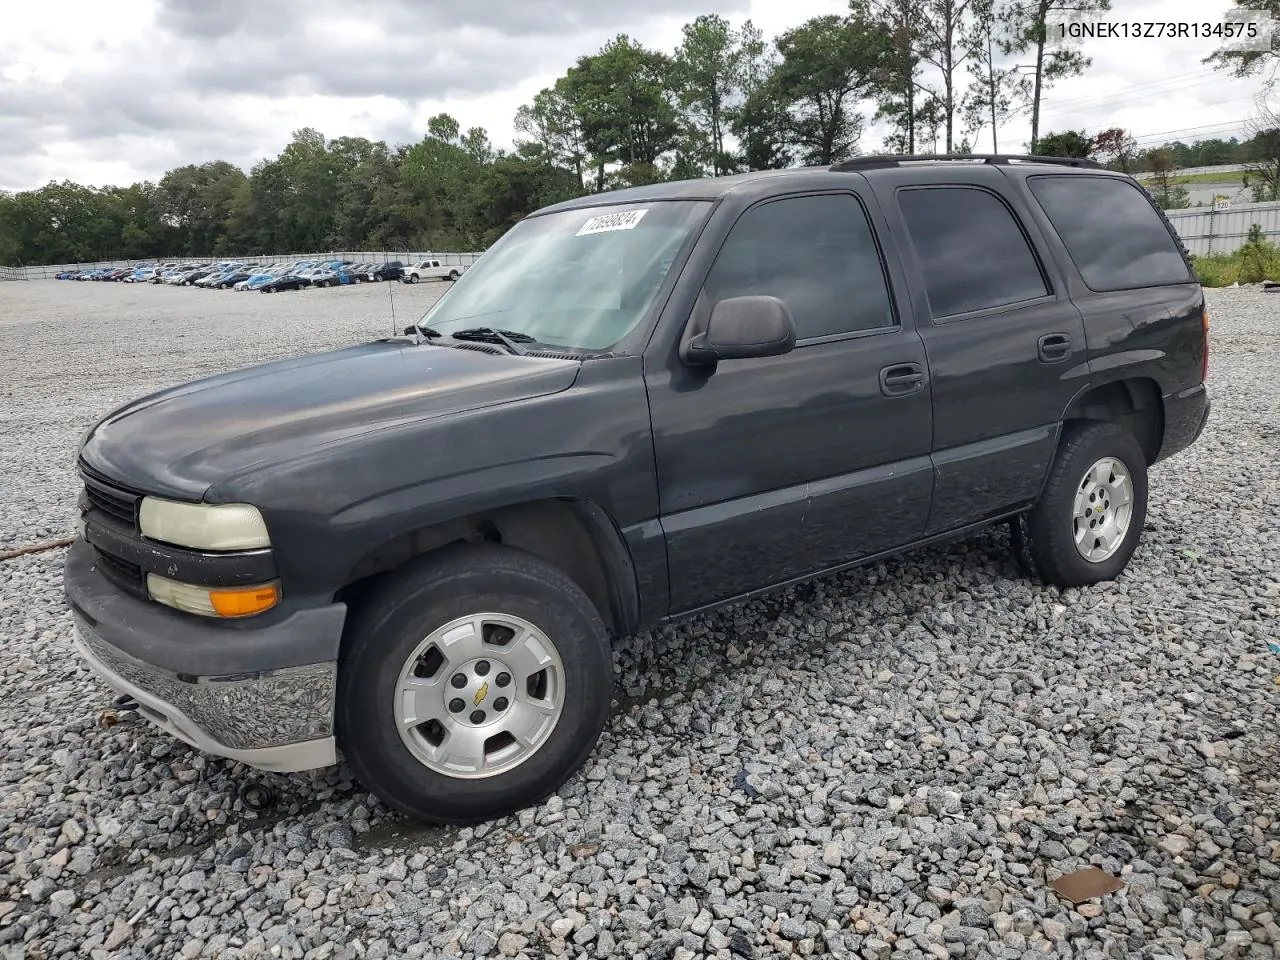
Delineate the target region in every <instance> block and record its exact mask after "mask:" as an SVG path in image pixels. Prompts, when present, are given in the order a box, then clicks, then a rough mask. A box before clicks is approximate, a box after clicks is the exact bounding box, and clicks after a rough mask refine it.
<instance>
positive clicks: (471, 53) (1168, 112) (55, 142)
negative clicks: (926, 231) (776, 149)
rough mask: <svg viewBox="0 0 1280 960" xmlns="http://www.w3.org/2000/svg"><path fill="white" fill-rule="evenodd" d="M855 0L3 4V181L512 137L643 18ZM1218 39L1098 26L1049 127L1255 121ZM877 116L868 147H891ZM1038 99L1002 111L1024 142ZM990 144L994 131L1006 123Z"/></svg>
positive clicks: (653, 25)
mask: <svg viewBox="0 0 1280 960" xmlns="http://www.w3.org/2000/svg"><path fill="white" fill-rule="evenodd" d="M1230 6H1231V2H1230V0H1113V7H1114V12H1113V14H1112V15H1111V17H1112V19H1123V20H1129V21H1143V20H1161V21H1186V22H1191V21H1204V20H1206V19H1208V20H1217V19H1220V17H1221V14H1222V11H1224V10H1226V9H1228V8H1229V7H1230ZM845 9H846V0H787V2H785V3H782V2H779V0H470V2H463V0H447V2H444V0H270V2H267V0H113V2H112V3H111V4H110V9H109V12H108V10H107V8H105V7H103V6H102V5H101V4H98V3H89V2H86V0H64V2H61V3H59V4H57V9H56V12H55V11H54V10H53V8H52V7H45V6H43V5H42V4H37V3H12V4H7V5H6V10H5V30H4V33H3V34H0V189H7V190H21V189H28V188H32V187H36V186H40V185H42V184H44V183H47V182H48V181H50V180H61V179H63V178H69V179H72V180H76V181H79V182H82V183H90V184H95V185H103V184H123V183H131V182H134V181H136V180H140V179H156V178H158V177H159V176H160V175H161V174H162V173H163V172H164V171H165V170H167V169H169V168H171V167H174V166H178V165H180V164H184V163H198V162H203V161H206V160H215V159H226V160H230V161H232V162H234V163H237V164H239V165H241V166H243V167H245V168H248V167H249V166H251V165H252V164H253V163H254V162H255V161H257V160H260V159H262V158H264V157H269V156H274V155H275V154H277V153H278V152H279V151H280V149H281V148H282V147H283V146H284V144H285V143H286V142H287V140H288V138H289V134H290V131H292V130H294V129H296V128H298V127H302V126H314V127H316V128H318V129H320V130H321V131H322V132H324V133H325V134H327V135H328V136H340V135H353V136H366V137H371V138H376V139H385V140H387V141H388V142H390V143H392V144H395V143H401V142H409V141H414V140H417V139H419V138H420V137H421V136H422V135H423V133H424V132H425V130H426V121H427V118H428V117H430V116H431V115H432V114H434V113H437V112H440V111H442V110H446V111H448V112H450V113H452V114H453V115H454V116H455V117H457V118H458V120H459V121H460V122H461V123H462V125H463V127H464V128H465V127H468V126H472V125H479V126H483V127H485V128H486V129H488V131H489V133H490V136H491V138H492V139H493V141H494V142H495V143H496V144H498V145H500V146H502V145H509V144H510V141H511V138H512V127H511V120H512V116H513V115H514V113H515V111H516V109H517V107H519V106H520V105H521V104H522V103H526V102H527V101H528V100H529V99H530V98H531V97H532V95H533V94H534V93H536V92H537V91H538V90H539V89H541V88H542V87H544V86H546V85H547V84H549V83H550V82H552V81H553V80H554V79H555V78H556V77H557V76H558V75H560V74H561V73H563V71H564V70H565V69H566V68H567V67H568V66H570V65H571V64H572V63H573V61H574V59H575V58H576V57H577V56H578V55H580V54H582V53H588V52H592V51H594V50H596V49H598V48H599V47H600V45H601V44H602V43H604V42H605V41H606V40H608V39H609V38H610V37H612V36H613V35H615V34H617V33H621V32H626V33H629V34H631V35H632V36H633V37H635V38H637V39H639V40H641V41H642V42H644V43H647V44H649V45H652V46H657V47H661V48H663V49H671V48H672V47H674V46H675V44H676V43H677V42H678V40H679V35H680V26H681V24H682V23H684V22H686V21H688V20H691V19H692V18H693V17H694V16H696V15H698V14H700V13H707V12H718V13H720V14H721V15H723V16H725V17H727V18H729V19H730V20H732V21H733V22H735V23H738V22H740V21H741V20H742V19H744V18H746V17H750V18H751V19H752V20H754V21H755V23H756V24H757V25H758V26H759V27H761V28H762V29H763V30H764V31H765V32H766V34H767V35H769V36H771V37H772V36H774V35H776V34H777V33H778V32H780V31H781V30H784V29H786V28H788V27H790V26H794V25H796V24H798V23H800V22H801V21H803V20H804V19H806V18H808V17H811V16H815V15H819V14H824V13H839V12H843V11H844V10H845ZM1212 49H1213V43H1212V42H1211V41H1207V40H1168V39H1142V40H1123V39H1116V40H1096V41H1091V42H1089V43H1088V44H1087V45H1086V51H1087V52H1088V53H1089V54H1090V55H1091V56H1092V57H1093V60H1094V68H1093V69H1092V70H1091V71H1090V72H1089V73H1088V74H1087V75H1086V76H1084V77H1081V78H1076V79H1071V80H1068V81H1064V82H1062V83H1060V84H1059V85H1058V86H1057V87H1055V88H1054V89H1052V90H1050V91H1049V92H1048V93H1047V94H1046V97H1045V102H1044V120H1043V123H1042V130H1058V129H1063V128H1066V127H1075V128H1086V129H1089V130H1097V129H1100V128H1103V127H1109V126H1122V127H1126V128H1128V129H1130V130H1131V131H1132V132H1133V133H1134V134H1135V135H1137V136H1138V137H1139V139H1140V142H1141V143H1143V144H1144V145H1151V144H1153V143H1158V142H1162V141H1163V140H1165V139H1169V138H1180V139H1187V140H1190V139H1195V138H1198V137H1200V136H1205V135H1216V134H1222V135H1226V136H1230V135H1232V134H1238V133H1240V132H1241V128H1242V126H1243V124H1244V122H1245V121H1246V120H1247V119H1248V118H1249V117H1250V116H1251V115H1252V114H1253V112H1254V103H1253V93H1254V88H1255V87H1256V83H1254V82H1250V81H1239V80H1230V79H1227V78H1224V77H1223V76H1222V75H1220V74H1215V73H1214V72H1213V71H1211V70H1209V69H1208V68H1207V67H1205V66H1204V65H1203V64H1201V63H1200V60H1201V59H1202V58H1203V57H1204V56H1205V55H1207V54H1208V53H1209V52H1210V51H1211V50H1212ZM881 132H882V131H878V130H876V129H875V128H872V129H870V130H869V131H868V134H867V135H866V136H865V137H864V140H863V144H862V147H863V149H864V150H868V149H873V148H875V147H876V146H878V144H879V141H880V134H881ZM1028 132H1029V123H1028V122H1027V121H1026V120H1025V119H1022V118H1019V119H1017V120H1015V121H1012V122H1011V123H1010V124H1009V125H1008V127H1006V128H1004V129H1002V130H1001V146H1002V147H1003V148H1004V149H1005V150H1008V149H1010V148H1013V147H1015V146H1021V145H1022V144H1024V143H1025V141H1026V140H1027V138H1028ZM977 146H978V147H979V148H982V147H987V148H989V147H990V129H988V130H986V131H984V132H983V133H982V134H981V135H980V139H979V141H978V144H977Z"/></svg>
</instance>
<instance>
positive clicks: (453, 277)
mask: <svg viewBox="0 0 1280 960" xmlns="http://www.w3.org/2000/svg"><path fill="white" fill-rule="evenodd" d="M460 276H461V274H460V273H458V271H457V270H450V271H449V279H450V280H457V279H458V277H460Z"/></svg>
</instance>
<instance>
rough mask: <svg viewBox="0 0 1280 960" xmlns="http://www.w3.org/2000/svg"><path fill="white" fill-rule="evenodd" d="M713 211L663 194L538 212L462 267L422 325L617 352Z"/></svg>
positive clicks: (694, 201) (699, 204)
mask: <svg viewBox="0 0 1280 960" xmlns="http://www.w3.org/2000/svg"><path fill="white" fill-rule="evenodd" d="M710 209H711V204H709V203H707V202H705V201H697V200H687V201H686V200H682V201H658V200H654V201H651V202H648V203H629V204H613V205H609V206H603V207H584V208H580V209H576V210H565V211H562V212H560V213H550V214H544V215H542V216H535V217H530V218H529V219H528V220H524V221H521V222H520V223H518V224H516V226H514V227H512V228H511V230H510V231H508V232H507V234H506V235H505V236H503V238H502V239H501V240H499V241H498V242H497V243H496V244H494V246H493V247H492V248H490V249H489V250H488V251H487V252H486V253H485V255H484V256H482V257H481V258H480V259H479V260H477V261H476V262H475V264H474V265H473V266H472V267H471V268H470V269H468V270H467V271H465V272H464V273H462V275H461V277H460V278H459V279H458V281H457V282H456V283H454V284H453V285H452V286H451V287H450V288H449V290H448V291H447V292H446V293H445V295H444V296H443V297H441V298H440V299H439V300H438V301H436V304H435V305H434V306H433V307H432V308H431V309H430V310H428V311H427V313H426V315H425V316H424V317H423V318H422V321H421V323H422V325H423V326H425V327H430V328H431V329H433V330H438V331H439V332H440V333H445V334H449V333H455V332H458V331H461V330H465V329H469V328H475V327H492V328H495V329H500V330H504V331H511V332H516V333H522V334H525V335H526V336H529V337H532V338H533V339H534V340H535V341H536V342H537V343H540V344H546V345H548V346H553V347H563V348H568V349H575V350H607V349H609V348H610V347H612V346H614V345H615V344H617V343H618V342H619V341H621V340H622V339H623V338H624V337H626V336H627V335H628V334H630V333H631V332H632V331H633V330H634V329H636V327H637V325H638V324H639V323H640V322H641V320H642V319H643V318H644V317H645V315H646V314H647V313H648V311H649V308H650V307H651V306H652V304H653V301H654V298H655V297H656V296H657V293H658V290H659V289H660V288H661V287H662V283H663V280H664V279H665V278H666V275H667V271H668V270H669V269H670V268H671V265H672V263H673V262H674V261H675V260H676V258H677V256H678V255H679V254H680V251H681V248H682V247H683V246H684V245H685V244H686V243H687V242H688V241H689V240H691V239H692V237H693V236H694V234H695V233H696V231H697V229H698V228H699V227H700V226H701V224H702V223H703V221H704V220H705V219H706V217H707V214H708V212H709V211H710Z"/></svg>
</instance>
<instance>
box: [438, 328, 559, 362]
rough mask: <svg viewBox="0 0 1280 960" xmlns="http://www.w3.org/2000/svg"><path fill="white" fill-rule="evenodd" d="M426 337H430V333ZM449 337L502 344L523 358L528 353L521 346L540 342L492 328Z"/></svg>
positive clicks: (457, 332)
mask: <svg viewBox="0 0 1280 960" xmlns="http://www.w3.org/2000/svg"><path fill="white" fill-rule="evenodd" d="M419 329H423V328H419ZM424 333H425V330H424ZM426 335H427V336H430V334H429V333H428V334H426ZM449 336H450V337H451V338H453V339H454V340H476V341H479V342H481V343H500V344H502V345H503V346H504V347H506V348H507V349H508V350H510V351H511V352H512V353H514V354H515V355H516V356H518V357H523V356H524V355H525V353H527V352H528V351H526V350H525V348H524V347H522V346H520V344H522V343H537V342H538V341H537V340H535V339H534V338H533V337H531V336H529V335H528V334H527V333H520V332H519V331H518V330H495V329H493V328H492V327H472V328H471V329H469V330H457V331H455V332H453V333H451V334H449Z"/></svg>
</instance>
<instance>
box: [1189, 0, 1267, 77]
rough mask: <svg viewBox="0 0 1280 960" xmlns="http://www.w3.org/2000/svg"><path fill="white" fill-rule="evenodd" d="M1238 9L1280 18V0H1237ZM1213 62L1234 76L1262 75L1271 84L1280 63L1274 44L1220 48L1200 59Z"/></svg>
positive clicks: (1202, 61) (1218, 67) (1215, 65)
mask: <svg viewBox="0 0 1280 960" xmlns="http://www.w3.org/2000/svg"><path fill="white" fill-rule="evenodd" d="M1235 5H1236V9H1237V10H1239V11H1242V12H1253V13H1262V14H1267V15H1268V16H1270V18H1271V19H1272V20H1276V19H1280V0H1235ZM1200 62H1201V63H1208V64H1212V65H1213V66H1214V67H1216V68H1217V69H1219V70H1227V71H1229V72H1230V73H1231V75H1232V76H1236V77H1252V76H1259V75H1260V76H1262V77H1263V78H1264V80H1263V82H1264V83H1265V84H1266V85H1267V86H1270V85H1271V84H1272V83H1274V82H1275V78H1276V67H1277V65H1280V59H1277V51H1276V48H1275V46H1274V45H1271V46H1269V47H1268V48H1267V49H1266V50H1243V51H1241V50H1233V49H1230V48H1227V47H1222V48H1219V49H1218V50H1215V51H1214V52H1213V53H1211V54H1209V56H1207V57H1205V58H1204V59H1203V60H1201V61H1200Z"/></svg>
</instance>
